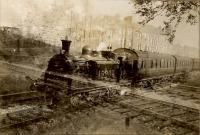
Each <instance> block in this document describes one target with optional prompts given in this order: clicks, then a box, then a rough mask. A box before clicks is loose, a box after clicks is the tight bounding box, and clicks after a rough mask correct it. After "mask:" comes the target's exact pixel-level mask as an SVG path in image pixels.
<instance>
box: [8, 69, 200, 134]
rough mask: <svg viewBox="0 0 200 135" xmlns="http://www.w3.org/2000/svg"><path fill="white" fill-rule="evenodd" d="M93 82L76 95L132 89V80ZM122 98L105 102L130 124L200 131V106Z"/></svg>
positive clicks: (163, 129) (185, 131)
mask: <svg viewBox="0 0 200 135" xmlns="http://www.w3.org/2000/svg"><path fill="white" fill-rule="evenodd" d="M18 68H19V67H18ZM19 69H20V68H19ZM11 70H15V71H16V72H18V70H16V68H12V69H11ZM20 70H21V69H20ZM24 74H28V73H24ZM64 77H68V78H72V79H73V80H75V81H81V82H83V83H86V84H85V86H88V84H87V83H90V82H91V80H88V79H83V78H80V77H77V76H73V75H64ZM91 85H93V86H94V87H85V86H84V85H83V86H82V88H76V87H75V88H74V93H73V94H75V95H76V94H79V93H81V92H92V91H98V90H102V89H105V90H106V88H113V89H116V90H122V89H127V90H129V91H131V89H130V83H128V82H124V83H122V84H121V85H117V84H115V83H104V82H101V81H93V82H92V83H91ZM176 87H177V86H176ZM186 87H187V88H190V89H191V88H192V91H193V92H195V93H196V92H197V93H198V92H199V90H198V88H196V87H195V88H193V87H190V86H184V85H182V86H181V85H180V86H179V89H177V90H179V91H180V93H181V92H182V91H184V90H185V92H187V89H186ZM183 89H184V90H183ZM76 90H77V91H76ZM80 90H81V92H80ZM162 91H165V89H163V88H162V89H160V90H158V89H157V90H156V92H157V93H159V92H161V93H162ZM175 92H176V89H175ZM73 94H72V95H73ZM172 94H174V93H172ZM122 98H124V99H122ZM122 98H121V97H120V98H119V99H115V100H114V102H113V103H108V104H107V105H105V104H104V106H103V108H104V109H109V110H110V111H113V112H117V113H120V114H121V115H122V117H123V118H125V119H126V125H129V121H130V120H133V119H138V120H139V121H142V122H143V123H144V124H145V125H147V126H150V127H151V128H156V129H157V130H159V131H161V132H163V133H164V132H165V130H166V128H167V129H168V130H170V132H171V133H173V134H180V135H182V134H194V135H197V134H199V129H200V128H199V123H200V117H199V115H200V114H199V109H196V108H195V107H194V108H193V107H190V106H184V105H180V104H176V102H174V103H172V102H173V101H172V102H165V101H162V100H156V99H152V98H148V97H144V96H139V95H138V94H136V93H135V94H131V95H129V96H125V97H124V96H122ZM197 98H199V97H197ZM97 107H98V106H97ZM176 128H177V129H176Z"/></svg>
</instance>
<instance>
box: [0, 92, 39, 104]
mask: <svg viewBox="0 0 200 135" xmlns="http://www.w3.org/2000/svg"><path fill="white" fill-rule="evenodd" d="M42 98H43V95H41V94H40V93H39V92H37V91H25V92H18V93H11V94H4V95H0V103H1V104H0V106H5V105H8V104H11V103H22V102H23V103H25V102H26V101H33V100H37V101H38V100H40V99H42Z"/></svg>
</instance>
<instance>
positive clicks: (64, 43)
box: [61, 40, 72, 55]
mask: <svg viewBox="0 0 200 135" xmlns="http://www.w3.org/2000/svg"><path fill="white" fill-rule="evenodd" d="M61 41H62V50H64V51H65V54H67V55H68V54H69V49H70V44H71V42H72V41H70V40H61Z"/></svg>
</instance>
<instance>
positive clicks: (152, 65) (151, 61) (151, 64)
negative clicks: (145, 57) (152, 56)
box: [151, 60, 153, 68]
mask: <svg viewBox="0 0 200 135" xmlns="http://www.w3.org/2000/svg"><path fill="white" fill-rule="evenodd" d="M151 68H153V60H151Z"/></svg>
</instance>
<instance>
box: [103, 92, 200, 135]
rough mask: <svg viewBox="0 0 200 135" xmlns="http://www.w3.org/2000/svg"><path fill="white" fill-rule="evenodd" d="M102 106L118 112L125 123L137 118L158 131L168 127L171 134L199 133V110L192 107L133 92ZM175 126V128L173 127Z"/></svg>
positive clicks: (127, 123) (196, 134) (195, 134)
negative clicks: (123, 98) (115, 101)
mask: <svg viewBox="0 0 200 135" xmlns="http://www.w3.org/2000/svg"><path fill="white" fill-rule="evenodd" d="M103 107H104V109H106V108H107V109H108V110H110V111H112V112H117V113H120V114H121V115H122V117H123V118H124V119H125V123H126V125H129V124H130V121H131V120H133V119H137V120H139V121H140V122H142V123H143V124H145V125H147V126H150V127H151V128H153V129H157V130H159V131H160V132H164V130H165V129H166V128H168V130H170V132H171V133H172V134H176V135H177V134H180V135H183V134H184V135H186V134H188V135H189V134H194V135H198V134H199V133H200V132H199V129H200V111H199V110H196V109H193V108H188V107H185V106H180V105H177V104H169V103H167V102H163V101H159V100H155V99H150V98H144V97H142V96H138V95H134V94H132V95H129V96H128V97H127V96H126V97H125V100H119V101H117V103H114V104H109V103H108V104H107V105H104V106H103ZM175 127H176V128H177V130H176V129H174V128H175Z"/></svg>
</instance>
